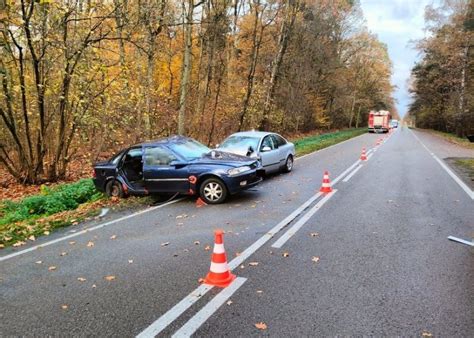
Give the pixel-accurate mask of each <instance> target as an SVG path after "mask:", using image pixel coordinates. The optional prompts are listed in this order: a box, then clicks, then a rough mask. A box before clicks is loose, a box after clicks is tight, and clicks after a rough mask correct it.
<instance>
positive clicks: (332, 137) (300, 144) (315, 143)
mask: <svg viewBox="0 0 474 338" xmlns="http://www.w3.org/2000/svg"><path fill="white" fill-rule="evenodd" d="M366 132H367V128H358V129H348V130H342V131H337V132H334V133H327V134H321V135H315V136H309V137H305V138H302V139H299V140H296V141H294V144H295V148H296V153H297V155H299V156H301V155H304V154H307V153H310V152H313V151H316V150H320V149H323V148H326V147H329V146H331V145H333V144H336V143H339V142H342V141H345V140H348V139H350V138H352V137H356V136H359V135H362V134H364V133H366Z"/></svg>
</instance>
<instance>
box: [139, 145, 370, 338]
mask: <svg viewBox="0 0 474 338" xmlns="http://www.w3.org/2000/svg"><path fill="white" fill-rule="evenodd" d="M339 144H340V143H339ZM369 151H373V149H371V150H369ZM359 162H360V160H357V161H356V162H355V163H353V164H352V165H351V166H350V167H349V168H348V169H352V168H354V167H355V166H356V165H357V164H359ZM348 169H346V170H345V171H344V172H342V173H341V174H340V175H339V176H338V177H337V178H335V179H334V180H333V185H335V184H336V183H337V182H338V181H339V180H341V179H342V178H343V177H344V176H345V175H346V174H347V173H348V172H349V171H350V170H348ZM321 195H322V193H321V192H318V193H316V194H315V195H313V196H311V197H310V198H309V199H308V200H307V201H306V202H304V203H303V204H302V205H300V206H299V207H298V208H297V209H296V210H294V211H293V212H292V213H291V214H290V215H288V216H287V217H286V218H285V219H283V220H282V221H281V222H279V223H278V224H277V225H276V226H274V227H273V228H272V229H271V230H270V231H268V232H267V233H265V234H264V235H263V236H262V237H260V238H259V239H258V240H257V241H255V242H254V243H253V244H252V245H250V246H249V247H248V248H247V249H245V250H244V251H243V252H242V253H241V254H240V255H239V256H237V257H235V258H234V259H233V260H232V261H230V262H229V269H230V270H231V271H232V270H234V269H235V268H237V267H238V266H240V265H241V264H242V263H243V262H244V261H245V260H246V259H247V258H249V257H250V256H251V255H252V254H253V253H255V252H256V251H257V250H258V249H260V248H261V247H262V246H263V245H264V244H265V243H267V242H268V241H269V240H270V239H272V238H273V236H275V235H276V234H277V233H278V232H279V231H280V230H281V229H283V228H284V227H285V226H286V225H288V224H289V223H290V222H292V221H293V220H294V219H295V218H296V217H298V216H299V215H300V214H301V213H302V212H303V211H304V210H306V209H307V208H308V207H309V206H310V205H311V204H312V203H313V202H314V201H316V200H317V199H318V198H319V197H320V196H321ZM202 287H203V285H201V286H199V287H198V288H197V289H195V290H194V291H192V292H191V293H190V294H189V295H188V296H186V297H185V298H184V299H183V300H181V301H180V302H179V303H178V304H176V305H175V306H173V307H172V308H171V309H170V310H168V311H167V312H166V313H165V314H164V315H162V316H161V317H160V318H158V319H157V320H156V321H154V322H153V323H152V324H151V325H150V326H149V327H147V328H146V329H145V330H144V331H143V332H142V333H140V334H139V335H138V336H137V337H141V338H143V337H155V336H156V335H158V334H159V333H160V332H161V331H163V330H164V329H165V328H166V327H167V326H168V325H169V324H171V323H172V322H174V321H175V320H176V319H177V318H178V317H179V316H181V315H182V314H183V313H184V312H185V311H186V310H187V309H188V308H190V307H191V306H192V305H193V304H194V303H195V302H196V301H198V300H199V299H200V297H199V298H196V297H191V295H193V294H196V293H197V294H199V293H200V292H202ZM207 287H208V288H209V289H206V291H205V292H207V291H209V290H210V289H212V286H207Z"/></svg>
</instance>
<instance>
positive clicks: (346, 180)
mask: <svg viewBox="0 0 474 338" xmlns="http://www.w3.org/2000/svg"><path fill="white" fill-rule="evenodd" d="M360 168H362V165H361V164H359V166H358V167H357V168H355V170H354V171H353V172H351V173H350V174H349V175H347V176H346V178H345V179H343V180H342V182H349V180H350V179H351V178H352V176H354V175H355V174H356V173H357V172H358V171H359V169H360Z"/></svg>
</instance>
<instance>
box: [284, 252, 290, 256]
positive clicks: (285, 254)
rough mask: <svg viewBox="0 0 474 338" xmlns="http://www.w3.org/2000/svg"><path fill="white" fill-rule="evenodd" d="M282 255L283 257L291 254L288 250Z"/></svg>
mask: <svg viewBox="0 0 474 338" xmlns="http://www.w3.org/2000/svg"><path fill="white" fill-rule="evenodd" d="M282 256H283V257H289V256H290V254H289V253H288V252H284V253H283V255H282Z"/></svg>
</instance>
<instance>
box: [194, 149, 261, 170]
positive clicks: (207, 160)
mask: <svg viewBox="0 0 474 338" xmlns="http://www.w3.org/2000/svg"><path fill="white" fill-rule="evenodd" d="M255 162H256V160H255V159H251V158H249V157H247V156H241V155H237V154H232V153H228V152H225V151H220V150H213V151H211V152H210V153H208V154H206V155H204V156H203V157H201V158H198V159H196V160H194V161H193V162H192V163H193V164H220V165H227V166H231V167H240V166H243V165H251V164H252V163H255Z"/></svg>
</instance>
